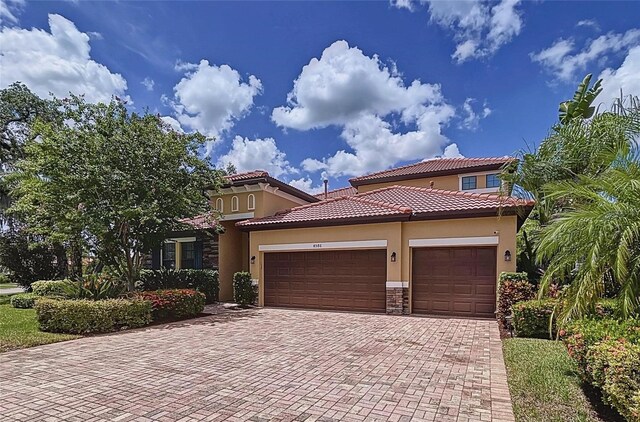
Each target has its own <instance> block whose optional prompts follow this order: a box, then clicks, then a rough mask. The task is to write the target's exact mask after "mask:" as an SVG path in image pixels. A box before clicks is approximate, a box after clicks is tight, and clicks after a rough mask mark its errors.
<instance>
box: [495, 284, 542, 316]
mask: <svg viewBox="0 0 640 422" xmlns="http://www.w3.org/2000/svg"><path fill="white" fill-rule="evenodd" d="M534 295H535V289H534V286H533V285H532V284H531V283H529V281H528V280H527V273H507V272H503V273H500V285H499V287H498V315H497V316H498V320H499V321H500V323H501V324H502V325H503V326H505V327H506V320H505V317H506V316H507V315H510V314H511V307H512V306H513V305H514V304H516V303H518V302H522V301H525V300H531V299H533V297H534Z"/></svg>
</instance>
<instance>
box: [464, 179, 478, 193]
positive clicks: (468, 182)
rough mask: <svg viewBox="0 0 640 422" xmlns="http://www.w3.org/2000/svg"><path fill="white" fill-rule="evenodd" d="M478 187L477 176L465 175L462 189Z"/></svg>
mask: <svg viewBox="0 0 640 422" xmlns="http://www.w3.org/2000/svg"><path fill="white" fill-rule="evenodd" d="M477 187H478V177H477V176H464V177H463V178H462V190H471V189H476V188H477Z"/></svg>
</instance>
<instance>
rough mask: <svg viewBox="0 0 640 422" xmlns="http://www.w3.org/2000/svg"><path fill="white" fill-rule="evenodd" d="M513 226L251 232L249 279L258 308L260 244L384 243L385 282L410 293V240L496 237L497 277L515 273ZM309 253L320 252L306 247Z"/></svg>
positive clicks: (455, 223)
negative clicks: (255, 286) (507, 257)
mask: <svg viewBox="0 0 640 422" xmlns="http://www.w3.org/2000/svg"><path fill="white" fill-rule="evenodd" d="M516 225H517V221H516V217H515V216H502V217H482V218H467V219H456V220H435V221H415V222H394V223H378V224H360V225H352V226H334V227H315V228H301V229H286V230H266V231H255V232H251V234H250V242H249V243H250V255H251V256H255V257H256V262H255V263H254V264H252V265H250V271H251V276H252V278H253V279H256V280H258V281H259V292H260V299H259V302H260V304H261V305H262V304H263V298H264V286H263V282H262V280H263V279H264V268H263V264H262V263H263V262H264V260H263V257H264V252H260V251H259V246H260V245H273V244H289V243H315V244H321V243H323V242H340V241H361V240H386V241H387V259H388V261H387V280H388V281H408V282H409V291H411V288H410V287H411V284H410V283H411V255H412V254H411V248H410V247H409V240H410V239H434V238H453V237H487V236H499V242H498V246H497V262H496V267H497V273H498V274H499V273H500V272H501V271H515V268H516V263H515V257H516V229H517V226H516ZM309 250H323V249H314V248H310V249H309ZM506 250H509V251H510V252H511V254H512V260H511V261H510V262H505V261H504V252H505V251H506ZM393 252H396V262H391V260H390V256H391V253H393ZM345 281H348V280H345ZM496 283H497V279H496Z"/></svg>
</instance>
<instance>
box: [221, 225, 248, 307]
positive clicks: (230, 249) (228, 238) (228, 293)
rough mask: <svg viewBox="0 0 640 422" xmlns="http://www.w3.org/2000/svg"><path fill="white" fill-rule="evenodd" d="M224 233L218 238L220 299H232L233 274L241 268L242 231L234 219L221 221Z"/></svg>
mask: <svg viewBox="0 0 640 422" xmlns="http://www.w3.org/2000/svg"><path fill="white" fill-rule="evenodd" d="M221 224H222V226H223V227H224V233H222V234H221V235H220V236H219V238H218V242H219V243H218V256H219V264H218V267H219V268H218V271H219V273H220V300H222V301H231V300H233V274H234V273H236V272H238V271H242V270H243V268H242V267H243V262H242V261H243V255H244V254H243V251H242V234H243V233H242V232H241V231H240V230H238V229H237V228H236V227H235V221H225V222H222V223H221Z"/></svg>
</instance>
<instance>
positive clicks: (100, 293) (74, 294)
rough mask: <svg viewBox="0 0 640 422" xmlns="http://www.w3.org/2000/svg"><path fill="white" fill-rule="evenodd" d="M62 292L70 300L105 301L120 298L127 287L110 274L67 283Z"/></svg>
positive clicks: (89, 275) (90, 276)
mask: <svg viewBox="0 0 640 422" xmlns="http://www.w3.org/2000/svg"><path fill="white" fill-rule="evenodd" d="M62 290H64V293H65V294H64V296H65V297H68V298H74V299H88V300H104V299H115V298H117V297H120V296H121V295H122V294H123V293H124V292H125V290H126V286H125V284H124V283H123V282H121V281H120V280H118V279H117V278H115V277H113V276H110V275H108V274H88V275H86V276H84V277H83V279H82V280H81V281H67V282H66V283H65V284H64V285H63V287H62Z"/></svg>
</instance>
